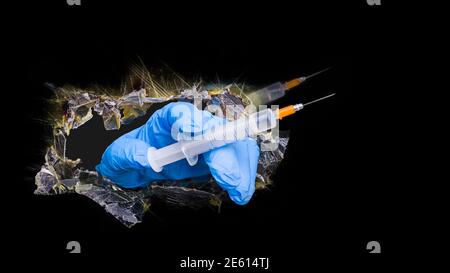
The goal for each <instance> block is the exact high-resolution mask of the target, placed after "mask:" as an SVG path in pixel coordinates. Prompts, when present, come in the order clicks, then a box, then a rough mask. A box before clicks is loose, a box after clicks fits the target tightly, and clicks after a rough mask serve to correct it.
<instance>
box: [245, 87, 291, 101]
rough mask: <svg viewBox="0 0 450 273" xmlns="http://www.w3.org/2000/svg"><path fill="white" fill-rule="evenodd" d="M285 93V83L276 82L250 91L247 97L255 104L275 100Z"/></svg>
mask: <svg viewBox="0 0 450 273" xmlns="http://www.w3.org/2000/svg"><path fill="white" fill-rule="evenodd" d="M285 94H286V85H285V84H283V83H281V82H276V83H274V84H271V85H269V86H266V87H264V88H261V89H259V90H256V91H255V92H252V93H250V94H249V95H248V97H249V98H250V100H251V101H252V102H253V103H254V104H255V105H262V104H268V103H269V102H271V101H274V100H277V99H279V98H281V97H283V96H284V95H285Z"/></svg>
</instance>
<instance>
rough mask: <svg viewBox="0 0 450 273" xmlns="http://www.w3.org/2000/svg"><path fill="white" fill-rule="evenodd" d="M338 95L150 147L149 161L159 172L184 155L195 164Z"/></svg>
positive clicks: (259, 114) (261, 114) (263, 112)
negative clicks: (209, 153)
mask: <svg viewBox="0 0 450 273" xmlns="http://www.w3.org/2000/svg"><path fill="white" fill-rule="evenodd" d="M334 95H335V93H333V94H331V95H328V96H325V97H322V98H319V99H317V100H314V101H311V102H307V103H304V104H302V103H299V104H295V105H289V106H286V107H283V108H281V109H277V111H273V110H271V109H269V108H267V109H264V110H262V111H259V112H255V113H252V114H250V115H249V116H246V117H243V118H240V119H237V120H234V121H231V122H227V123H225V124H223V125H220V126H216V127H213V128H212V129H211V130H209V131H208V132H206V133H205V134H203V135H201V136H200V137H199V138H197V139H193V140H181V141H178V142H176V143H174V144H171V145H168V146H166V147H163V148H160V149H156V148H155V147H150V148H149V149H148V152H147V160H148V162H149V164H150V166H151V167H152V169H153V170H154V171H155V172H161V171H162V169H163V167H164V166H165V165H168V164H170V163H173V162H176V161H178V160H182V159H184V158H186V160H187V161H188V163H189V165H191V166H194V165H195V164H196V163H197V161H198V155H200V154H203V153H205V152H208V151H210V150H212V149H216V148H219V147H222V146H224V145H226V144H228V143H232V142H235V141H238V140H242V139H245V138H247V137H254V136H256V135H258V134H259V133H262V132H265V131H268V130H270V129H272V128H275V127H276V126H277V119H283V118H284V117H287V116H290V115H292V114H294V113H295V112H297V111H300V110H301V109H303V107H304V106H306V105H308V104H311V103H314V102H317V101H320V100H323V99H326V98H329V97H331V96H334Z"/></svg>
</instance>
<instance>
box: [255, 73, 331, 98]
mask: <svg viewBox="0 0 450 273" xmlns="http://www.w3.org/2000/svg"><path fill="white" fill-rule="evenodd" d="M329 69H331V67H328V68H325V69H323V70H320V71H318V72H316V73H313V74H311V75H309V76H304V77H300V78H295V79H293V80H290V81H288V82H285V83H281V82H276V83H274V84H271V85H269V86H266V87H264V88H261V89H259V90H257V91H255V92H252V93H250V94H249V95H248V97H249V99H250V100H251V101H252V102H253V104H255V105H262V104H268V103H269V102H271V101H274V100H277V99H279V98H281V97H283V96H284V95H285V94H286V91H287V90H289V89H292V88H294V87H296V86H299V85H300V84H302V83H303V82H305V81H306V80H308V79H310V78H312V77H314V76H317V75H319V74H321V73H323V72H325V71H327V70H329Z"/></svg>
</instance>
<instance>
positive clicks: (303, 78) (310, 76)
mask: <svg viewBox="0 0 450 273" xmlns="http://www.w3.org/2000/svg"><path fill="white" fill-rule="evenodd" d="M330 69H331V66H330V67H327V68H325V69H322V70H320V71H317V72H315V73H313V74H311V75H308V76H305V77H302V80H303V81H306V80H307V79H309V78H312V77H314V76H317V75H319V74H321V73H323V72H325V71H327V70H330Z"/></svg>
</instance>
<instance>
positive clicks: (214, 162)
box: [96, 102, 259, 205]
mask: <svg viewBox="0 0 450 273" xmlns="http://www.w3.org/2000/svg"><path fill="white" fill-rule="evenodd" d="M224 122H226V121H225V120H224V119H223V118H219V117H217V116H214V115H212V114H211V113H209V112H207V111H201V110H198V109H197V108H196V107H195V106H194V105H193V104H191V103H186V102H175V103H170V104H168V105H166V106H165V107H163V108H161V109H159V110H158V111H156V112H155V113H154V114H153V115H152V116H151V117H150V119H149V120H148V121H147V123H146V124H145V125H143V126H141V127H139V128H137V129H135V130H133V131H131V132H129V133H127V134H125V135H123V136H121V137H120V138H118V139H116V140H115V141H114V142H113V143H112V144H111V145H109V147H108V148H107V149H106V151H105V152H104V153H103V156H102V160H101V163H100V164H98V165H97V166H96V169H97V171H98V173H99V174H101V175H103V176H105V177H107V178H109V179H110V180H111V181H113V182H114V183H116V184H117V185H119V186H121V187H124V188H137V187H142V186H146V185H148V184H149V183H151V182H152V181H155V180H178V179H186V178H195V177H201V176H205V175H209V174H212V176H213V177H214V179H215V180H216V181H217V183H218V184H219V185H220V186H221V187H222V188H223V189H225V190H226V191H227V192H228V194H229V196H230V198H231V199H232V200H233V201H234V202H235V203H237V204H239V205H245V204H247V203H248V201H250V198H251V197H252V195H253V193H254V191H255V179H256V169H257V165H258V158H259V148H258V145H257V144H256V141H255V140H254V139H251V138H247V139H245V140H241V141H237V142H234V143H230V144H227V145H225V146H223V147H220V148H217V149H214V150H211V151H209V152H206V153H204V154H203V155H199V159H198V162H197V164H196V165H194V166H190V165H189V164H188V162H187V161H186V160H185V159H183V160H180V161H177V162H174V163H171V164H169V165H166V166H164V167H163V170H162V171H161V172H159V173H158V172H155V171H153V169H152V168H151V167H150V165H149V163H148V160H147V150H148V148H149V147H155V148H157V149H159V148H162V147H165V146H167V145H170V144H173V143H175V142H176V140H175V139H174V138H173V137H172V135H174V136H175V138H178V137H179V136H181V135H183V134H186V133H189V134H194V135H195V134H201V133H202V132H204V131H205V130H207V129H209V128H212V127H214V126H216V125H220V124H223V123H224ZM172 132H173V133H174V134H172Z"/></svg>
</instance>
